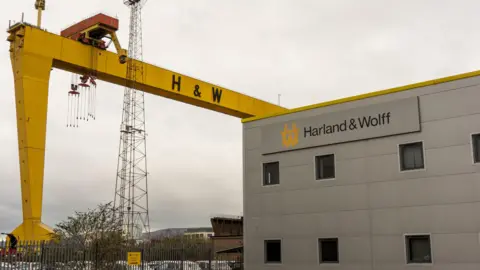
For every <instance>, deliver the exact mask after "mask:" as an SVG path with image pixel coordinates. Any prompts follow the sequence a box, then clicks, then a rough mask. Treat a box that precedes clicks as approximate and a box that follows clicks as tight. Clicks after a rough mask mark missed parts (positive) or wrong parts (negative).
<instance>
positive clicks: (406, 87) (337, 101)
mask: <svg viewBox="0 0 480 270" xmlns="http://www.w3.org/2000/svg"><path fill="white" fill-rule="evenodd" d="M479 75H480V70H476V71H471V72H467V73H461V74H457V75H452V76H448V77H443V78H437V79H433V80H429V81H423V82H418V83H413V84H408V85H404V86H397V87H394V88H389V89H384V90H379V91H374V92H368V93H364V94H359V95H355V96H350V97H344V98H340V99H335V100H331V101H325V102H321V103H316V104H312V105H307V106H302V107H298V108H293V109H289V110H287V111H283V112H279V113H272V114H267V115H263V116H252V117H249V118H244V119H242V123H248V122H253V121H257V120H261V119H266V118H271V117H276V116H281V115H286V114H292V113H296V112H302V111H308V110H312V109H317V108H322V107H327V106H331V105H337V104H342V103H347V102H352V101H357V100H362V99H366V98H371V97H377V96H382V95H388V94H393V93H397V92H402V91H407V90H412V89H415V88H420V87H425V86H430V85H435V84H440V83H446V82H451V81H456V80H461V79H466V78H470V77H475V76H479Z"/></svg>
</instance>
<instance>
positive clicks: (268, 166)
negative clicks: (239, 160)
mask: <svg viewBox="0 0 480 270" xmlns="http://www.w3.org/2000/svg"><path fill="white" fill-rule="evenodd" d="M279 167H280V165H279V162H270V163H264V164H263V185H264V186H268V185H278V184H280V172H279V170H280V168H279Z"/></svg>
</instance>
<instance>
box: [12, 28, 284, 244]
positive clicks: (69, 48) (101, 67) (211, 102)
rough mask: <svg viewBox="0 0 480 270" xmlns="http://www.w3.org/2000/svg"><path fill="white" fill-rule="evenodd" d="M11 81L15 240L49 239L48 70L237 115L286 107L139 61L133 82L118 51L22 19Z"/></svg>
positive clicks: (15, 32) (15, 36) (14, 37)
mask: <svg viewBox="0 0 480 270" xmlns="http://www.w3.org/2000/svg"><path fill="white" fill-rule="evenodd" d="M8 33H9V36H8V39H7V40H8V41H9V42H10V58H11V62H12V69H13V74H14V80H15V104H16V117H17V132H18V147H19V164H20V181H21V193H22V209H23V224H21V225H20V226H19V227H17V228H16V229H15V230H14V232H13V233H14V234H15V235H16V236H19V238H20V240H46V239H51V235H50V233H51V232H52V230H51V228H50V227H48V226H47V225H44V224H43V223H42V221H41V220H42V196H43V176H44V163H45V142H46V127H47V107H48V87H49V79H50V71H51V69H52V68H57V69H61V70H65V71H69V72H73V73H78V74H87V73H90V72H95V74H96V75H97V78H98V79H100V80H103V81H106V82H110V83H114V84H117V85H121V86H131V85H135V88H136V89H138V90H142V91H144V92H147V93H150V94H154V95H157V96H162V97H165V98H169V99H173V100H177V101H180V102H184V103H187V104H191V105H195V106H198V107H201V108H206V109H209V110H213V111H217V112H220V113H224V114H227V115H231V116H234V117H238V118H248V117H252V116H262V115H266V114H272V113H280V112H283V111H285V110H286V109H285V108H283V107H280V106H277V105H275V104H271V103H268V102H265V101H262V100H259V99H256V98H253V97H250V96H247V95H243V94H240V93H237V92H234V91H232V90H228V89H226V88H223V87H220V86H217V85H213V84H210V83H207V82H204V81H200V80H197V79H194V78H191V77H188V76H185V75H182V74H179V73H176V72H173V71H170V70H166V69H163V68H160V67H157V66H154V65H151V64H147V63H145V62H139V61H137V63H136V66H137V65H141V66H142V67H143V72H138V74H137V76H132V78H136V82H132V81H129V80H128V79H126V74H127V65H125V64H121V63H120V62H119V61H118V55H117V54H115V53H112V52H109V51H105V50H101V49H98V48H95V47H93V46H89V45H84V44H82V43H80V42H78V41H75V40H72V39H68V38H65V37H61V36H59V35H57V34H53V33H50V32H47V31H44V30H42V29H39V28H37V27H35V26H33V25H30V24H27V23H18V24H15V25H13V26H11V27H10V29H9V30H8Z"/></svg>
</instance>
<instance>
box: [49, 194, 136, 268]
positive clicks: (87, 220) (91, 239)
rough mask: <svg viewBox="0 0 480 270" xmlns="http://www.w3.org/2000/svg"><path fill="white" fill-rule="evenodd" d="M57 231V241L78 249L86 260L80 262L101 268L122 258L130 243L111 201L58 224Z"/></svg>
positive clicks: (55, 233) (76, 212)
mask: <svg viewBox="0 0 480 270" xmlns="http://www.w3.org/2000/svg"><path fill="white" fill-rule="evenodd" d="M53 231H54V232H53V234H52V240H53V241H55V242H57V243H58V244H60V245H64V246H65V247H68V248H70V249H74V250H75V254H77V257H80V256H81V257H83V258H78V260H79V261H91V262H93V263H95V264H96V265H97V269H101V268H102V267H98V266H108V265H111V264H112V263H114V262H115V261H116V260H119V258H122V257H123V256H122V255H124V254H123V253H124V252H123V251H124V250H125V249H124V248H125V246H126V244H127V242H126V239H125V238H124V235H123V228H122V220H121V219H120V218H119V217H118V216H117V215H116V211H115V209H114V208H113V207H112V203H111V202H110V203H106V204H99V205H98V206H97V208H95V209H88V210H87V211H85V212H80V211H75V213H74V214H73V215H72V216H69V217H67V219H66V220H64V221H61V222H59V223H58V224H56V227H55V228H54V230H53ZM110 269H111V268H110Z"/></svg>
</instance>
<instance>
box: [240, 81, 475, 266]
mask: <svg viewBox="0 0 480 270" xmlns="http://www.w3.org/2000/svg"><path fill="white" fill-rule="evenodd" d="M479 134H480V72H475V73H469V74H462V75H457V76H454V77H449V78H442V79H438V80H435V81H429V82H425V83H420V84H416V85H410V86H405V87H399V88H395V89H389V90H384V91H380V92H374V93H369V94H365V95H362V96H357V97H352V98H346V99H343V100H337V101H333V102H327V103H324V104H318V105H312V106H309V107H306V108H300V109H296V110H292V111H290V112H288V113H286V114H283V115H277V116H272V117H266V118H258V119H247V120H246V121H244V124H243V147H244V260H245V269H247V270H250V269H252V270H253V269H255V270H262V269H298V270H307V269H339V270H341V269H355V270H363V269H365V270H366V269H378V270H389V269H392V270H393V269H395V270H397V269H412V266H415V269H455V270H471V269H480V135H479ZM332 267H333V268H332Z"/></svg>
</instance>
